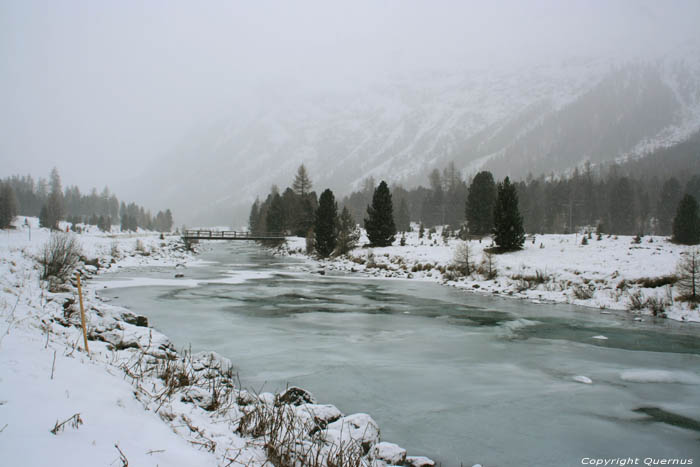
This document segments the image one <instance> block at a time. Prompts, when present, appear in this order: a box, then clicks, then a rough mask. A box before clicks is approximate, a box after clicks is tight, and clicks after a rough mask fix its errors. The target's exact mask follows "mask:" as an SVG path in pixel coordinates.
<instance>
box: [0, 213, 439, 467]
mask: <svg viewBox="0 0 700 467" xmlns="http://www.w3.org/2000/svg"><path fill="white" fill-rule="evenodd" d="M23 221H24V219H22V224H19V225H17V229H15V230H10V231H2V232H0V235H1V238H0V368H2V372H1V373H0V452H2V455H3V461H4V462H6V463H7V464H8V465H47V464H48V463H51V465H57V466H62V465H66V466H67V465H126V464H127V462H128V463H130V465H197V466H200V465H201V466H204V465H250V466H255V465H264V464H265V463H269V462H273V464H275V463H276V464H279V463H285V465H295V464H296V465H312V466H313V465H327V464H328V463H335V464H336V465H376V466H382V465H387V463H392V464H398V465H412V466H419V465H433V463H432V461H430V460H428V459H425V458H420V457H407V456H406V451H405V450H403V449H401V448H399V447H398V446H396V445H393V444H390V443H382V442H380V432H379V427H378V426H377V424H376V423H375V422H374V420H372V418H371V417H370V416H369V415H366V414H354V415H348V416H344V415H343V414H342V413H341V412H340V411H339V410H338V409H337V408H336V407H334V406H332V405H322V404H318V403H316V401H315V399H314V397H313V396H312V395H311V394H309V393H308V392H307V391H304V390H303V389H299V388H289V389H288V390H287V391H285V392H284V393H282V394H278V395H274V394H270V393H263V394H255V393H253V392H249V391H246V390H244V389H242V388H241V387H240V384H239V382H238V379H237V375H235V373H234V371H233V365H232V362H231V361H229V360H228V359H226V358H223V357H221V356H219V355H217V354H216V353H213V352H203V353H199V354H194V355H193V354H191V353H189V352H187V351H184V352H180V353H179V352H177V351H176V349H175V348H174V346H173V344H172V343H171V342H170V341H169V339H168V338H167V337H166V336H164V335H163V334H161V333H159V332H157V331H155V330H153V329H151V328H149V327H148V321H147V319H146V318H145V317H142V316H137V315H135V314H134V313H132V312H130V311H128V310H126V309H124V308H120V307H116V306H113V305H110V304H108V303H105V302H104V301H102V300H101V299H100V297H99V295H98V294H97V291H98V289H97V287H96V286H93V285H92V284H91V283H90V280H89V279H90V277H92V276H93V275H95V274H99V273H100V272H101V271H103V270H106V269H109V268H118V267H123V266H137V265H163V266H167V265H170V266H175V265H177V264H185V263H189V264H192V263H195V262H196V261H195V260H194V258H193V256H192V255H191V254H189V253H188V252H186V251H184V249H183V248H182V246H181V244H180V242H179V239H178V238H177V237H165V238H164V239H161V238H159V236H158V235H157V234H153V233H142V234H139V235H137V236H133V235H129V234H116V235H107V234H103V233H99V232H88V233H85V234H82V235H79V236H78V238H79V241H80V243H81V246H82V250H83V256H84V257H83V258H82V261H81V262H80V263H79V266H78V269H79V270H80V272H81V276H82V277H83V281H84V282H83V284H84V288H83V292H84V305H85V310H86V314H87V320H88V321H87V326H86V327H87V330H88V339H89V348H90V354H89V355H88V354H87V352H86V351H85V349H84V348H83V341H82V330H81V327H80V326H81V325H80V312H79V305H78V303H79V301H78V299H77V291H76V288H75V286H74V285H73V284H71V283H67V284H65V285H63V286H55V287H52V288H51V290H49V287H48V286H47V284H46V282H45V281H41V280H40V272H41V271H40V268H39V266H38V265H37V263H36V261H35V258H36V257H37V255H38V254H39V252H40V250H41V248H42V246H43V245H44V244H45V242H46V241H47V240H48V239H49V236H50V233H49V232H48V231H47V230H45V229H39V228H38V227H37V225H36V220H35V219H29V225H24V224H23ZM30 228H31V231H30ZM231 280H234V279H231Z"/></svg>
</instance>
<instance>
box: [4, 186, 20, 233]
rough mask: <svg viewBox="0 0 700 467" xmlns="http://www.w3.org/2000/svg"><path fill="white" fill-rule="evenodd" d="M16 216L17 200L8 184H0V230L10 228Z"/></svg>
mask: <svg viewBox="0 0 700 467" xmlns="http://www.w3.org/2000/svg"><path fill="white" fill-rule="evenodd" d="M15 216H17V198H16V196H15V190H13V189H12V186H10V184H9V183H0V229H6V228H8V227H10V225H11V224H12V221H13V220H14V219H15Z"/></svg>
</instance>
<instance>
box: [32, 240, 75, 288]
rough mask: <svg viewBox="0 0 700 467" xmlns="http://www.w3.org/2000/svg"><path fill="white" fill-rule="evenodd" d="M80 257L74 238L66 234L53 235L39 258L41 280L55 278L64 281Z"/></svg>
mask: <svg viewBox="0 0 700 467" xmlns="http://www.w3.org/2000/svg"><path fill="white" fill-rule="evenodd" d="M80 255H81V248H80V244H79V243H78V241H77V240H76V238H75V236H73V235H72V234H68V233H54V234H52V235H51V237H50V238H49V240H48V241H47V242H46V244H44V247H43V248H42V250H41V253H40V256H39V264H41V266H42V268H43V269H42V273H41V278H42V279H44V280H47V279H49V278H50V277H55V278H57V279H58V280H60V281H65V280H66V279H67V278H68V276H69V275H70V274H71V273H72V272H73V270H74V269H75V266H76V265H77V264H78V261H79V259H80Z"/></svg>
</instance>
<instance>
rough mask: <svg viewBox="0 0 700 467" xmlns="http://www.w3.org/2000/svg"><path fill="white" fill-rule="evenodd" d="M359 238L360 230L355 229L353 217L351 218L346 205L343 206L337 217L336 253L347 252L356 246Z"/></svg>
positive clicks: (342, 253)
mask: <svg viewBox="0 0 700 467" xmlns="http://www.w3.org/2000/svg"><path fill="white" fill-rule="evenodd" d="M359 239H360V232H359V231H358V229H357V224H356V223H355V219H353V218H352V215H351V214H350V211H349V210H348V208H347V206H345V207H343V211H342V212H341V213H340V217H339V219H338V245H337V248H338V254H339V255H344V254H347V253H348V252H349V251H350V250H352V249H353V248H355V246H357V241H358V240H359Z"/></svg>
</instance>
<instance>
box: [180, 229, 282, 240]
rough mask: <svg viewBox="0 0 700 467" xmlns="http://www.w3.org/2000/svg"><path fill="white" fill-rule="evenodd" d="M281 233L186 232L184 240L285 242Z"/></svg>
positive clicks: (183, 235) (183, 236)
mask: <svg viewBox="0 0 700 467" xmlns="http://www.w3.org/2000/svg"><path fill="white" fill-rule="evenodd" d="M284 238H285V235H284V233H281V232H258V233H252V232H236V231H233V230H185V231H184V232H183V234H182V239H183V240H184V241H185V242H192V241H196V240H284Z"/></svg>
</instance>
